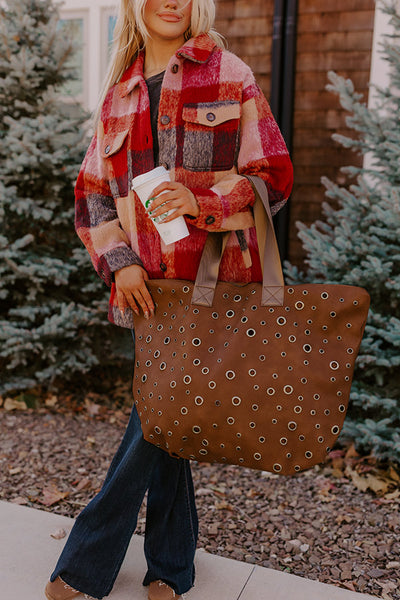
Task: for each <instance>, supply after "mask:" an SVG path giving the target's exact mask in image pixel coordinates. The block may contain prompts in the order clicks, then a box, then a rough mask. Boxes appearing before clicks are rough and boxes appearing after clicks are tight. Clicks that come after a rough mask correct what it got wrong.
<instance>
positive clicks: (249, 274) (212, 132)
mask: <svg viewBox="0 0 400 600" xmlns="http://www.w3.org/2000/svg"><path fill="white" fill-rule="evenodd" d="M143 63H144V55H143V53H141V54H139V56H138V58H137V59H136V60H135V62H134V63H133V64H132V66H131V67H130V68H129V69H128V70H127V71H126V72H125V74H124V75H123V77H122V79H121V81H120V82H119V83H117V84H116V85H115V86H113V87H112V88H111V89H110V91H109V93H108V95H107V97H106V99H105V101H104V104H103V107H102V111H101V118H100V122H99V125H98V128H97V132H96V134H95V135H94V137H93V139H92V142H91V144H90V146H89V149H88V151H87V154H86V157H85V160H84V162H83V164H82V168H81V171H80V174H79V176H78V180H77V184H76V190H75V193H76V217H75V225H76V230H77V233H78V235H79V237H80V238H81V240H82V241H83V243H84V244H85V246H86V248H87V249H88V251H89V253H90V256H91V259H92V262H93V265H94V267H95V269H96V271H97V273H98V274H99V275H100V277H102V278H103V279H104V281H105V282H106V284H107V285H109V286H111V297H110V306H109V315H108V316H109V319H110V321H111V322H113V323H115V324H117V325H121V326H124V327H133V315H132V311H131V309H129V308H127V309H126V310H125V312H124V315H121V313H120V311H119V309H118V306H117V302H116V293H115V284H114V283H113V276H112V275H113V272H114V271H116V270H118V269H121V268H123V267H126V266H128V265H131V264H141V265H143V267H144V268H145V269H146V271H147V272H148V274H149V277H150V278H153V279H154V278H164V277H167V278H177V279H187V280H191V281H194V279H195V278H196V273H197V268H198V264H199V260H200V256H201V253H202V249H203V246H204V243H205V239H206V236H207V232H208V231H218V230H232V235H231V236H230V240H229V242H228V245H227V248H226V250H225V253H224V256H223V259H222V262H221V267H220V273H219V278H220V280H223V281H241V282H249V281H261V278H262V277H261V268H260V262H259V258H258V250H257V240H256V237H255V230H254V227H253V218H252V212H251V206H252V204H253V202H254V193H253V190H252V187H251V185H250V183H249V181H248V180H247V179H246V177H244V175H257V176H259V177H261V178H262V179H263V180H264V181H265V184H266V186H267V188H268V193H269V198H270V203H271V208H272V212H273V213H276V212H277V211H278V210H279V209H280V208H281V207H282V206H283V205H284V203H285V201H286V199H287V197H288V195H289V193H290V191H291V187H292V178H293V172H292V165H291V162H290V159H289V156H288V152H287V149H286V146H285V143H284V141H283V139H282V136H281V134H280V131H279V129H278V126H277V124H276V122H275V120H274V118H273V116H272V114H271V111H270V108H269V106H268V103H267V101H266V99H265V97H264V96H263V94H262V92H261V90H260V88H259V87H258V86H257V84H256V82H255V80H254V76H253V74H252V72H251V70H250V68H249V67H248V66H246V65H245V64H244V63H243V62H242V61H241V60H240V59H239V58H237V57H236V56H235V55H233V54H231V53H230V52H227V51H225V50H222V49H220V48H219V47H217V46H216V45H215V43H214V42H213V40H212V39H211V38H210V37H209V36H208V35H201V36H199V37H197V38H193V39H191V40H189V41H188V42H187V43H186V44H185V45H184V46H182V48H181V49H180V50H178V51H177V52H176V54H175V55H174V56H173V57H172V58H171V60H170V62H169V65H168V67H167V70H166V73H165V76H164V80H163V84H162V90H161V98H160V108H159V121H158V138H159V147H160V164H163V165H164V166H165V167H166V168H167V169H168V170H169V171H170V175H171V179H173V180H176V181H180V182H181V183H183V184H184V185H185V186H187V187H188V188H189V189H190V190H191V191H192V192H193V193H194V195H195V196H196V199H197V202H198V204H199V207H200V215H199V216H198V217H197V218H196V219H190V218H187V225H188V228H189V231H190V236H189V237H186V238H185V239H183V240H180V241H179V242H177V243H175V244H171V245H168V246H166V245H164V244H163V243H162V242H161V240H160V237H159V235H158V234H157V232H156V230H155V228H154V225H153V223H152V221H151V220H150V219H149V217H148V216H147V214H146V212H145V210H144V208H143V206H142V204H141V202H140V200H139V198H138V197H137V196H136V195H135V193H134V192H132V191H131V190H130V182H131V181H132V179H133V178H134V177H136V176H137V175H140V174H142V173H145V172H146V171H149V170H151V169H152V168H154V166H155V165H154V161H153V141H152V133H151V125H150V105H149V96H148V91H147V86H146V83H145V80H144V77H143Z"/></svg>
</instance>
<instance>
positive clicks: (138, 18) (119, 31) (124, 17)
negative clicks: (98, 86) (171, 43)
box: [95, 0, 225, 121]
mask: <svg viewBox="0 0 400 600" xmlns="http://www.w3.org/2000/svg"><path fill="white" fill-rule="evenodd" d="M146 1H147V0H120V6H119V10H118V17H117V21H116V23H115V29H114V39H113V48H112V57H111V61H110V65H109V67H108V71H107V74H106V77H105V80H104V83H103V87H102V91H101V94H100V99H99V104H98V107H97V110H96V112H95V121H97V120H98V118H99V114H100V110H101V106H102V104H103V102H104V99H105V97H106V95H107V92H108V90H109V89H110V88H111V87H112V86H113V85H114V84H115V83H118V81H119V80H120V79H121V77H122V75H123V74H124V72H125V71H126V69H127V68H128V67H130V65H131V64H132V63H133V61H134V60H135V58H136V57H137V55H138V54H139V52H140V51H141V50H143V48H145V46H146V39H148V38H149V37H150V34H149V32H148V31H147V27H146V25H145V22H144V18H143V14H144V8H145V5H146ZM188 1H190V0H188ZM214 21H215V4H214V0H192V15H191V23H190V27H189V29H188V30H187V31H186V32H185V40H186V41H187V40H189V39H190V38H191V37H196V36H198V35H200V34H201V33H208V35H209V36H210V37H211V38H212V39H213V40H214V41H215V43H216V44H217V45H218V46H220V47H221V48H224V47H225V40H224V38H223V37H222V36H221V35H220V34H219V33H218V32H217V31H215V29H214V28H213V26H214Z"/></svg>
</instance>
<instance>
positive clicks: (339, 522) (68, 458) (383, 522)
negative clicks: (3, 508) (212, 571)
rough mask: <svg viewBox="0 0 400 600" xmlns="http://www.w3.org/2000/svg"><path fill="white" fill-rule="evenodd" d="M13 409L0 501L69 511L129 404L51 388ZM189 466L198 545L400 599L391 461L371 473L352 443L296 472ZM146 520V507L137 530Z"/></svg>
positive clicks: (100, 472) (98, 467) (101, 461)
mask: <svg viewBox="0 0 400 600" xmlns="http://www.w3.org/2000/svg"><path fill="white" fill-rule="evenodd" d="M67 404H68V403H67ZM16 408H17V407H16V406H14V409H13V407H12V406H11V405H10V404H9V405H8V406H7V409H8V410H6V409H5V408H4V407H3V408H1V409H0V432H1V433H0V499H1V500H7V501H10V502H15V503H17V504H26V505H28V506H32V507H35V508H39V509H41V510H48V511H51V512H54V513H57V514H62V515H67V516H71V517H74V516H76V515H77V514H78V512H79V511H80V510H81V509H82V507H84V506H85V505H86V503H87V502H88V500H90V499H91V498H92V497H93V495H94V494H95V493H96V492H97V491H98V489H99V488H100V486H101V483H102V480H103V478H104V476H105V473H106V470H107V468H108V466H109V463H110V460H111V458H112V456H113V453H114V452H115V450H116V448H117V446H118V444H119V441H120V440H121V437H122V434H123V431H124V429H125V426H126V423H127V420H128V416H129V409H128V408H127V407H126V406H121V407H120V408H115V407H114V408H111V407H110V406H108V407H107V406H104V405H101V404H100V403H97V402H96V397H94V399H93V398H92V399H86V403H85V404H82V405H79V406H72V405H71V404H70V405H69V406H67V407H66V406H65V403H60V402H59V400H58V399H57V398H53V399H51V398H50V399H48V402H47V406H45V405H44V404H43V405H42V406H41V407H39V408H36V409H27V410H15V409H16ZM19 408H23V406H19ZM193 476H194V481H195V488H196V496H197V505H198V511H199V518H200V538H199V547H201V548H204V549H205V550H206V551H208V552H211V553H213V554H218V555H220V556H225V557H229V558H233V559H236V560H241V561H246V562H248V563H252V564H257V565H261V566H264V567H270V568H273V569H278V570H284V571H287V572H289V573H293V574H295V575H299V576H302V577H307V578H310V579H316V580H318V581H321V582H325V583H329V584H333V585H337V586H340V587H344V588H347V589H350V590H352V591H357V592H364V593H367V594H371V595H374V596H378V597H380V598H383V599H384V600H400V579H399V572H400V537H399V534H400V514H399V503H400V491H399V479H398V475H397V474H396V473H395V471H394V470H393V469H390V470H389V471H388V470H386V471H385V472H383V471H382V469H381V470H380V471H379V470H377V468H376V466H374V465H373V464H372V463H371V460H369V461H368V460H365V459H361V458H360V457H358V456H357V454H356V453H355V452H354V450H352V449H350V450H347V451H346V452H345V451H344V450H339V451H336V453H335V452H334V453H333V455H332V456H331V459H330V460H329V461H328V462H327V464H326V465H324V466H322V467H321V466H319V467H316V468H314V469H312V470H310V471H307V472H305V473H301V474H299V475H296V476H294V477H278V476H276V475H273V474H269V473H263V472H258V471H252V470H250V469H243V468H239V467H233V466H221V465H209V464H197V463H194V464H193ZM360 482H361V485H360ZM362 482H363V483H362ZM356 486H358V487H364V488H366V487H370V488H372V489H375V490H376V492H377V493H378V495H377V494H376V493H373V492H371V491H361V490H360V489H358V487H356ZM144 524H145V506H143V507H142V509H141V512H140V515H139V524H138V530H137V533H138V534H143V532H144ZM55 535H57V533H56V532H55ZM59 535H63V534H62V533H60V534H59Z"/></svg>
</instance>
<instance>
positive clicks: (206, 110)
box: [182, 100, 240, 127]
mask: <svg viewBox="0 0 400 600" xmlns="http://www.w3.org/2000/svg"><path fill="white" fill-rule="evenodd" d="M182 117H183V120H184V121H188V122H189V123H197V124H198V125H205V126H206V127H216V126H217V125H221V123H225V122H226V121H231V120H232V119H240V103H239V102H236V101H234V100H232V101H228V102H199V103H197V104H185V105H184V107H183V112H182Z"/></svg>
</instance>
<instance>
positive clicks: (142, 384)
mask: <svg viewBox="0 0 400 600" xmlns="http://www.w3.org/2000/svg"><path fill="white" fill-rule="evenodd" d="M148 286H149V290H150V293H151V294H152V297H153V299H154V302H155V304H156V311H155V317H154V318H150V319H148V320H146V319H144V318H143V317H142V316H140V317H138V318H136V317H135V318H134V324H135V330H136V361H135V365H136V367H135V375H134V387H133V390H134V394H135V398H134V402H135V405H136V407H137V410H138V413H139V416H140V418H141V422H142V429H143V432H144V436H145V439H148V441H151V442H152V443H154V444H156V445H158V446H159V447H161V448H163V449H165V450H167V451H168V452H169V453H171V454H174V455H175V456H181V457H184V458H191V459H192V460H206V461H207V462H222V463H232V462H233V463H234V464H241V465H243V466H246V467H251V468H258V469H263V470H268V471H272V472H275V473H279V474H290V473H297V472H299V471H301V470H303V469H305V468H309V466H310V465H312V464H316V463H318V462H321V461H322V460H324V457H325V455H326V452H327V448H331V447H332V446H333V444H334V442H335V439H336V438H337V436H338V434H339V432H340V429H341V426H342V423H343V419H344V416H345V413H346V409H347V399H348V396H349V392H350V386H351V379H352V372H353V369H354V362H355V358H356V356H357V352H358V347H359V343H360V331H361V330H362V325H363V322H364V320H365V317H364V316H363V314H362V313H363V310H364V312H365V309H364V308H363V307H365V298H364V297H363V296H362V295H360V297H358V298H356V299H355V297H354V291H353V292H352V297H351V299H350V301H349V297H348V296H346V294H347V293H348V291H347V288H346V286H333V285H327V286H324V285H304V286H302V285H299V286H291V287H289V288H285V298H284V306H264V307H263V306H262V305H261V286H260V284H248V285H246V286H244V287H241V288H240V292H238V291H237V286H236V289H235V287H234V286H233V285H231V284H229V283H222V282H219V283H218V284H217V289H216V293H215V298H214V303H213V306H212V307H210V308H208V307H203V306H196V305H193V304H191V296H192V293H193V284H192V283H191V282H187V281H185V282H179V281H172V280H168V279H166V280H158V281H149V282H148ZM349 305H350V308H349ZM358 314H360V315H361V316H360V317H359V316H358ZM157 318H159V319H160V320H159V321H158V320H157ZM321 382H322V383H321ZM305 423H307V428H305V427H304V424H305ZM239 440H240V441H239ZM238 442H239V444H240V445H238Z"/></svg>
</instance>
